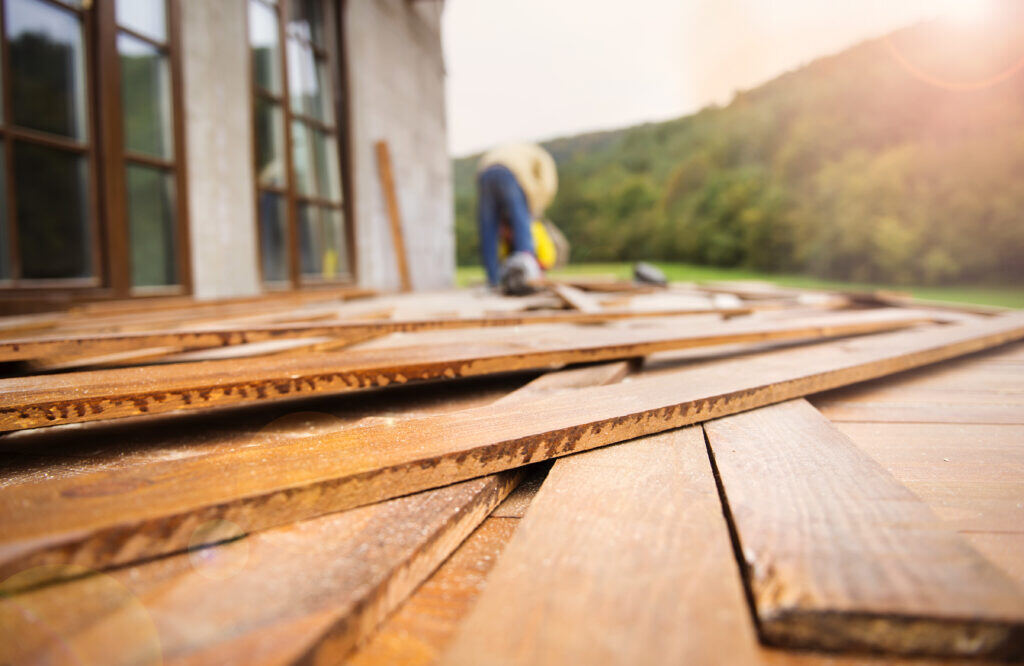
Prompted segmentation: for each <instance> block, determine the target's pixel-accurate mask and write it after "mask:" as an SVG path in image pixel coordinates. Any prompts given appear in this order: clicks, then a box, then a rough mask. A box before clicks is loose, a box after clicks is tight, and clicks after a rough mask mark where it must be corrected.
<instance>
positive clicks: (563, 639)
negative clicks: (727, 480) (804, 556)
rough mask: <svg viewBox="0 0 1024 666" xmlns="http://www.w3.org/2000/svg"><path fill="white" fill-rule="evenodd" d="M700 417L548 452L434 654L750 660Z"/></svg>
mask: <svg viewBox="0 0 1024 666" xmlns="http://www.w3.org/2000/svg"><path fill="white" fill-rule="evenodd" d="M731 548H732V547H731V544H730V541H729V536H728V530H727V526H726V523H725V519H724V517H723V516H722V509H721V505H720V503H719V498H718V491H717V488H716V487H715V481H714V477H713V475H712V472H711V466H710V463H709V461H708V456H707V450H706V448H705V446H704V437H703V433H702V431H701V429H700V428H699V427H693V428H684V429H681V430H674V431H671V432H668V433H662V434H659V435H654V436H650V437H645V438H642V439H638V440H634V441H631V442H626V443H623V444H620V445H618V446H614V447H608V448H605V449H601V450H597V451H589V452H586V453H582V454H579V455H575V456H570V457H567V458H563V459H560V460H558V461H557V462H556V463H555V465H554V467H553V468H552V470H551V473H550V474H549V475H548V478H547V480H546V481H545V482H544V485H543V486H542V487H541V490H540V492H539V493H538V494H537V497H536V498H535V500H534V503H533V505H532V506H531V507H530V510H529V512H528V513H527V515H526V517H525V518H523V519H522V521H521V524H520V526H519V529H518V530H517V531H516V534H515V535H514V536H513V538H512V542H511V543H509V545H508V547H507V548H506V549H505V552H504V553H503V554H502V556H501V559H500V560H499V561H498V564H497V566H495V568H494V571H492V572H491V576H490V579H489V580H488V581H487V586H486V587H485V589H484V592H483V594H482V595H481V597H480V599H479V601H478V602H477V604H476V606H475V607H474V609H473V611H472V613H471V614H470V616H469V618H468V619H467V620H466V621H465V622H464V623H463V624H462V626H461V627H460V629H459V632H458V634H457V636H456V638H455V640H454V642H453V645H452V647H451V650H450V652H448V653H447V654H446V655H445V656H444V658H442V660H441V663H442V664H473V665H474V666H477V665H480V664H501V665H502V666H505V665H511V664H629V665H631V666H632V665H633V664H687V663H722V664H746V663H751V662H754V661H756V659H757V655H756V640H755V638H754V627H753V624H752V623H751V622H750V619H749V615H747V613H746V609H745V608H744V607H743V591H742V586H741V584H740V577H739V570H738V568H737V565H736V562H735V560H734V559H733V557H732V553H731Z"/></svg>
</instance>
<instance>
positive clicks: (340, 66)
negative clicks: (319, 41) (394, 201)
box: [245, 0, 358, 293]
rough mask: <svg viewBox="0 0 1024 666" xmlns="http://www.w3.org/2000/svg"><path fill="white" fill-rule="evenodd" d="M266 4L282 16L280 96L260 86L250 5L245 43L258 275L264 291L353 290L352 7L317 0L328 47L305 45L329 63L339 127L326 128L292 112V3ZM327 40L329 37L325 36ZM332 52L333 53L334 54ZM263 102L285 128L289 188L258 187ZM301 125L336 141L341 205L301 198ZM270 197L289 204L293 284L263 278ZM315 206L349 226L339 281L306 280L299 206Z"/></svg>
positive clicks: (286, 183) (270, 1)
mask: <svg viewBox="0 0 1024 666" xmlns="http://www.w3.org/2000/svg"><path fill="white" fill-rule="evenodd" d="M252 1H253V2H258V3H260V4H262V5H263V6H264V7H266V8H267V9H269V10H271V11H273V12H274V13H275V14H276V15H277V38H278V45H279V51H280V53H279V62H278V66H279V67H280V68H281V69H280V71H281V81H280V86H281V94H280V95H276V94H274V93H272V92H271V91H268V90H263V89H262V88H260V87H259V86H257V85H256V66H255V60H254V58H253V57H252V44H251V43H248V40H249V37H248V35H249V26H250V25H251V21H252V16H251V11H250V2H249V0H246V4H245V7H246V35H247V37H246V39H247V46H248V48H249V88H250V90H251V91H252V93H251V101H250V105H251V107H252V109H251V112H252V119H253V128H252V149H253V157H252V160H253V185H254V186H253V192H254V201H255V207H254V211H255V215H254V220H253V223H254V225H255V229H256V257H255V259H256V266H257V270H258V272H259V279H260V286H261V288H262V289H263V291H270V292H275V293H276V292H282V291H297V290H308V289H315V288H317V287H323V288H334V287H339V286H347V285H353V284H356V283H357V282H358V276H357V270H356V251H355V222H354V218H353V211H354V206H353V203H352V183H351V172H352V170H351V160H352V157H351V150H350V136H351V133H350V127H349V118H350V114H349V108H348V104H349V94H348V60H347V58H346V55H345V41H344V34H345V9H346V5H347V2H346V1H345V0H341V2H330V1H328V0H318V1H319V2H320V4H321V7H322V11H323V17H324V30H325V31H330V32H331V34H330V35H329V36H328V37H327V39H326V40H325V41H326V42H327V44H326V45H325V46H324V47H320V46H317V45H316V44H313V43H312V42H306V45H307V46H309V47H310V48H311V49H312V50H313V53H314V56H315V57H317V58H321V59H323V60H324V61H326V63H327V67H328V73H329V76H330V83H331V91H332V93H333V95H332V99H331V108H332V111H333V115H334V127H329V126H327V124H326V123H324V122H322V121H320V120H318V119H316V118H312V117H310V116H306V115H304V114H298V113H295V112H294V111H293V110H292V108H291V99H290V98H289V95H290V89H289V86H288V37H289V35H288V25H287V17H288V16H289V15H290V14H289V9H290V4H291V1H292V0H252ZM325 34H326V32H325ZM332 47H333V48H332ZM260 98H262V99H264V100H267V101H270V102H273V103H276V104H278V105H280V108H281V115H282V122H283V125H284V127H283V139H284V155H283V156H282V157H283V161H284V170H285V174H284V185H283V186H276V185H261V184H260V182H259V173H258V169H259V163H258V162H259V152H258V141H259V136H258V130H257V124H256V123H257V118H256V101H257V100H258V99H260ZM293 119H294V120H299V121H300V122H303V123H305V124H306V125H307V126H309V127H312V128H314V129H317V130H319V131H321V132H323V133H324V134H325V135H328V136H331V137H333V138H334V139H335V141H336V144H337V147H338V162H339V164H338V173H339V178H340V183H339V186H340V187H341V203H340V204H338V203H335V202H331V201H329V200H326V199H323V198H320V197H310V196H308V195H304V194H301V193H299V192H298V187H297V185H296V183H295V172H294V165H293V163H292V121H293ZM264 191H265V192H270V193H273V194H275V195H277V196H280V197H283V198H284V202H285V218H286V219H285V225H286V237H287V242H288V247H287V251H286V257H287V260H288V281H287V282H278V283H274V282H268V281H267V280H266V279H265V276H264V274H263V236H262V234H261V232H260V193H261V192H264ZM301 204H311V205H314V206H319V207H322V208H331V209H334V210H338V211H340V212H341V214H342V216H343V224H344V229H343V233H344V239H345V254H346V263H347V266H348V269H349V270H348V272H347V273H346V274H343V275H340V276H339V277H338V278H337V279H317V278H314V277H311V276H303V275H302V266H301V256H300V247H299V206H300V205H301Z"/></svg>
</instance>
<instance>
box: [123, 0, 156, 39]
mask: <svg viewBox="0 0 1024 666" xmlns="http://www.w3.org/2000/svg"><path fill="white" fill-rule="evenodd" d="M164 2H165V0H117V24H118V25H119V26H121V27H123V28H128V29H129V30H134V31H135V32H137V33H139V34H140V35H145V36H146V37H149V38H150V39H154V40H156V41H158V42H166V41H167V7H166V5H165V4H164Z"/></svg>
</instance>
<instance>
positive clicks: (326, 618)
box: [0, 363, 629, 664]
mask: <svg viewBox="0 0 1024 666" xmlns="http://www.w3.org/2000/svg"><path fill="white" fill-rule="evenodd" d="M628 369H629V365H628V364H626V363H614V364H609V365H608V366H592V367H588V368H579V369H574V370H570V371H565V372H560V373H551V374H549V375H545V376H542V377H540V378H538V379H537V380H534V382H532V383H528V384H526V385H525V386H524V387H522V388H520V389H517V391H513V392H512V393H510V394H508V395H507V396H505V397H506V398H508V397H509V396H513V395H515V394H516V393H517V392H523V393H526V394H531V393H533V392H534V391H535V390H539V392H540V394H542V395H551V394H553V393H554V392H555V391H556V390H557V388H558V387H562V390H569V389H571V388H572V387H575V386H585V385H593V384H599V383H606V382H611V381H618V380H619V379H621V377H622V376H623V374H624V372H626V371H628ZM457 404H458V402H452V403H450V405H449V409H447V410H445V411H452V409H453V408H454V407H455V406H456V405H457ZM521 476H522V473H521V472H520V471H518V470H515V471H511V472H504V473H500V474H496V475H491V476H488V477H484V478H480V479H475V480H470V481H466V482H462V483H459V484H455V485H452V486H446V487H444V488H440V489H436V490H429V491H424V492H422V493H417V494H414V495H409V496H406V497H402V498H399V499H394V500H390V501H387V502H382V503H378V504H375V505H372V506H367V507H363V508H360V509H354V510H352V511H348V512H343V513H337V514H331V515H328V516H324V517H321V518H317V519H314V520H309V521H304V522H299V523H295V524H293V525H289V526H284V527H279V528H276V529H273V530H268V531H264V532H261V533H259V534H255V535H251V536H248V537H247V538H244V539H242V540H241V541H235V542H232V543H228V544H224V545H218V546H212V547H208V548H202V549H197V550H193V551H191V552H189V553H186V554H180V555H175V556H171V557H168V558H164V559H162V560H157V561H153V562H149V563H145V564H141V565H137V566H134V567H131V568H128V569H122V570H120V571H118V572H115V573H114V574H113V576H114V577H115V579H116V580H119V581H121V582H122V583H123V584H124V585H125V586H127V587H128V589H130V592H131V594H130V595H129V601H131V602H132V603H130V604H128V605H129V606H130V607H131V608H132V609H133V610H141V611H142V615H143V618H144V619H151V620H152V621H153V622H154V623H155V624H156V628H157V630H158V635H159V645H160V648H161V657H162V659H163V660H164V663H169V664H249V663H266V664H269V663H292V662H295V661H301V662H305V663H337V662H338V660H339V659H340V658H341V657H342V656H344V655H345V654H346V653H347V652H348V651H349V650H350V649H351V648H352V646H353V645H355V644H356V643H357V642H359V641H360V640H362V639H364V638H365V637H366V636H367V635H368V634H369V633H370V632H371V631H372V630H373V628H374V627H376V625H377V624H378V623H379V622H380V620H381V619H382V618H383V617H384V616H386V615H387V614H388V613H389V612H390V611H392V610H393V609H394V607H395V606H396V605H398V604H399V603H401V601H402V600H403V599H405V597H406V596H408V594H409V593H410V592H412V590H413V589H414V588H415V587H416V586H417V585H418V584H419V583H420V582H421V581H422V580H423V579H424V578H425V577H426V576H427V575H428V574H429V573H430V572H431V571H433V569H435V568H436V567H437V566H438V565H439V564H440V562H441V561H443V560H444V559H445V558H446V557H447V556H448V555H449V554H450V553H451V552H452V551H453V550H454V549H455V548H456V547H457V546H458V544H459V543H460V542H461V541H462V540H463V539H464V538H465V537H466V536H467V535H468V534H469V533H470V532H471V531H472V530H473V529H474V528H475V527H476V526H477V525H478V524H479V523H480V522H481V521H482V520H483V519H484V518H485V517H486V516H487V514H488V513H490V512H491V510H492V509H493V508H494V507H495V506H496V505H497V504H499V503H500V502H501V501H502V499H504V498H505V497H506V496H507V495H508V492H509V490H511V489H512V488H513V487H514V486H515V485H516V483H517V482H518V479H519V478H521ZM240 533H241V528H239V527H238V526H237V525H231V524H217V523H212V524H211V523H208V524H206V525H201V526H200V527H199V528H197V534H194V535H193V537H192V539H191V542H192V543H193V545H194V544H196V543H202V542H203V540H204V539H206V538H207V537H210V536H215V535H216V536H219V537H220V538H227V537H229V536H238V535H239V534H240ZM74 570H75V571H78V570H80V569H78V568H75V569H74ZM311 571H315V572H316V575H315V576H310V575H309V572H311ZM26 575H31V572H25V573H23V574H21V577H25V576H26ZM40 580H41V579H39V578H37V579H36V580H34V581H32V582H35V583H38V582H39V581H40ZM110 581H111V577H109V576H99V577H96V576H93V577H92V578H88V579H85V580H82V581H70V582H65V583H63V584H56V585H50V586H48V587H45V588H42V589H41V590H35V591H22V592H21V593H20V594H15V595H14V596H12V597H11V601H10V602H9V603H7V604H5V605H3V606H0V620H10V621H12V622H13V624H11V623H10V622H8V623H5V622H3V621H0V627H11V626H15V625H16V624H18V617H17V615H18V614H19V612H20V613H21V614H22V615H24V614H25V612H24V611H25V610H26V609H28V611H29V614H30V615H31V614H34V615H35V618H34V620H33V622H31V623H30V624H32V626H31V627H28V628H29V629H34V628H36V625H43V624H45V625H46V627H47V632H48V638H49V639H50V640H47V637H43V640H41V641H40V640H39V636H38V634H39V632H38V631H35V632H32V631H29V632H28V633H29V635H30V636H31V637H32V638H33V640H22V641H15V640H9V641H6V642H5V644H6V646H7V647H6V649H0V655H2V656H4V657H5V658H7V659H9V660H10V661H12V662H16V663H21V662H23V661H25V659H27V658H30V657H38V658H40V659H44V660H45V659H49V658H53V657H56V656H59V654H60V652H61V651H62V650H63V649H64V648H65V646H66V645H71V646H73V647H75V648H81V647H83V646H88V647H89V651H90V652H99V653H101V654H107V655H109V658H108V659H107V660H105V662H104V663H133V661H132V659H133V658H134V656H135V655H137V654H138V653H139V649H124V647H125V645H124V636H121V635H120V634H121V630H122V629H123V627H124V621H123V619H121V615H122V614H123V613H122V612H121V611H120V609H119V608H110V607H108V608H102V609H96V605H95V604H94V603H92V602H90V598H91V597H94V596H96V594H97V591H98V590H99V591H103V590H106V589H107V588H109V587H110ZM8 587H10V585H9V586H8ZM15 589H16V588H15ZM121 596H122V597H123V596H124V595H123V594H122V595H121ZM140 602H141V604H142V606H141V609H140V608H137V607H138V606H139V603H140ZM118 605H119V606H123V605H125V603H124V600H121V601H120V602H119V604H118ZM87 606H89V607H92V608H94V609H95V612H94V617H92V618H91V619H90V621H89V623H88V626H82V625H80V624H79V621H78V619H77V618H78V617H79V615H78V614H77V613H71V614H70V615H68V614H67V613H63V612H61V611H60V609H61V608H72V609H77V608H84V607H87ZM107 606H113V604H107ZM0 636H2V631H0ZM54 637H59V638H60V640H54ZM8 638H10V637H8ZM133 638H134V637H129V639H128V643H129V647H132V646H131V643H132V640H133ZM151 638H152V637H151V636H150V635H149V634H148V633H146V632H143V633H142V634H141V639H143V640H144V643H143V644H142V645H141V646H140V647H149V643H151V642H152V641H151V640H150V639H151ZM122 657H123V661H120V660H119V659H121V658H122Z"/></svg>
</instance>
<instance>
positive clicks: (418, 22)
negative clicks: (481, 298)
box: [345, 0, 455, 290]
mask: <svg viewBox="0 0 1024 666" xmlns="http://www.w3.org/2000/svg"><path fill="white" fill-rule="evenodd" d="M346 5H347V8H346V12H347V14H346V17H345V28H346V30H345V49H346V52H347V55H348V76H349V95H350V101H349V113H350V121H349V126H350V130H351V151H352V163H351V164H352V178H351V182H352V190H353V191H352V196H353V202H354V208H355V218H356V219H355V223H356V260H357V272H358V275H359V281H360V283H361V284H362V285H364V286H367V287H374V288H378V289H394V288H396V287H398V285H399V278H398V270H397V265H396V263H395V255H394V248H393V246H392V242H391V232H390V227H389V226H388V225H389V222H388V218H387V209H386V207H385V202H384V195H383V193H382V191H381V187H380V180H379V178H378V174H377V162H376V155H375V153H374V143H375V142H376V141H378V140H380V139H385V140H387V142H388V145H389V147H390V151H391V161H392V166H393V172H394V179H395V185H396V188H397V193H398V205H399V208H400V209H401V213H402V219H403V223H404V224H403V231H404V236H405V246H406V252H407V255H408V264H409V269H410V274H411V277H412V283H413V287H414V288H415V289H420V290H422V289H436V288H441V287H446V286H450V285H451V284H452V283H453V280H454V275H455V214H454V199H453V194H452V169H451V161H450V160H449V158H448V146H447V126H446V120H445V90H444V79H445V70H444V59H443V55H442V51H441V26H440V18H441V10H442V7H443V2H442V1H441V0H429V1H426V0H424V1H420V2H408V1H407V0H348V2H346Z"/></svg>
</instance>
